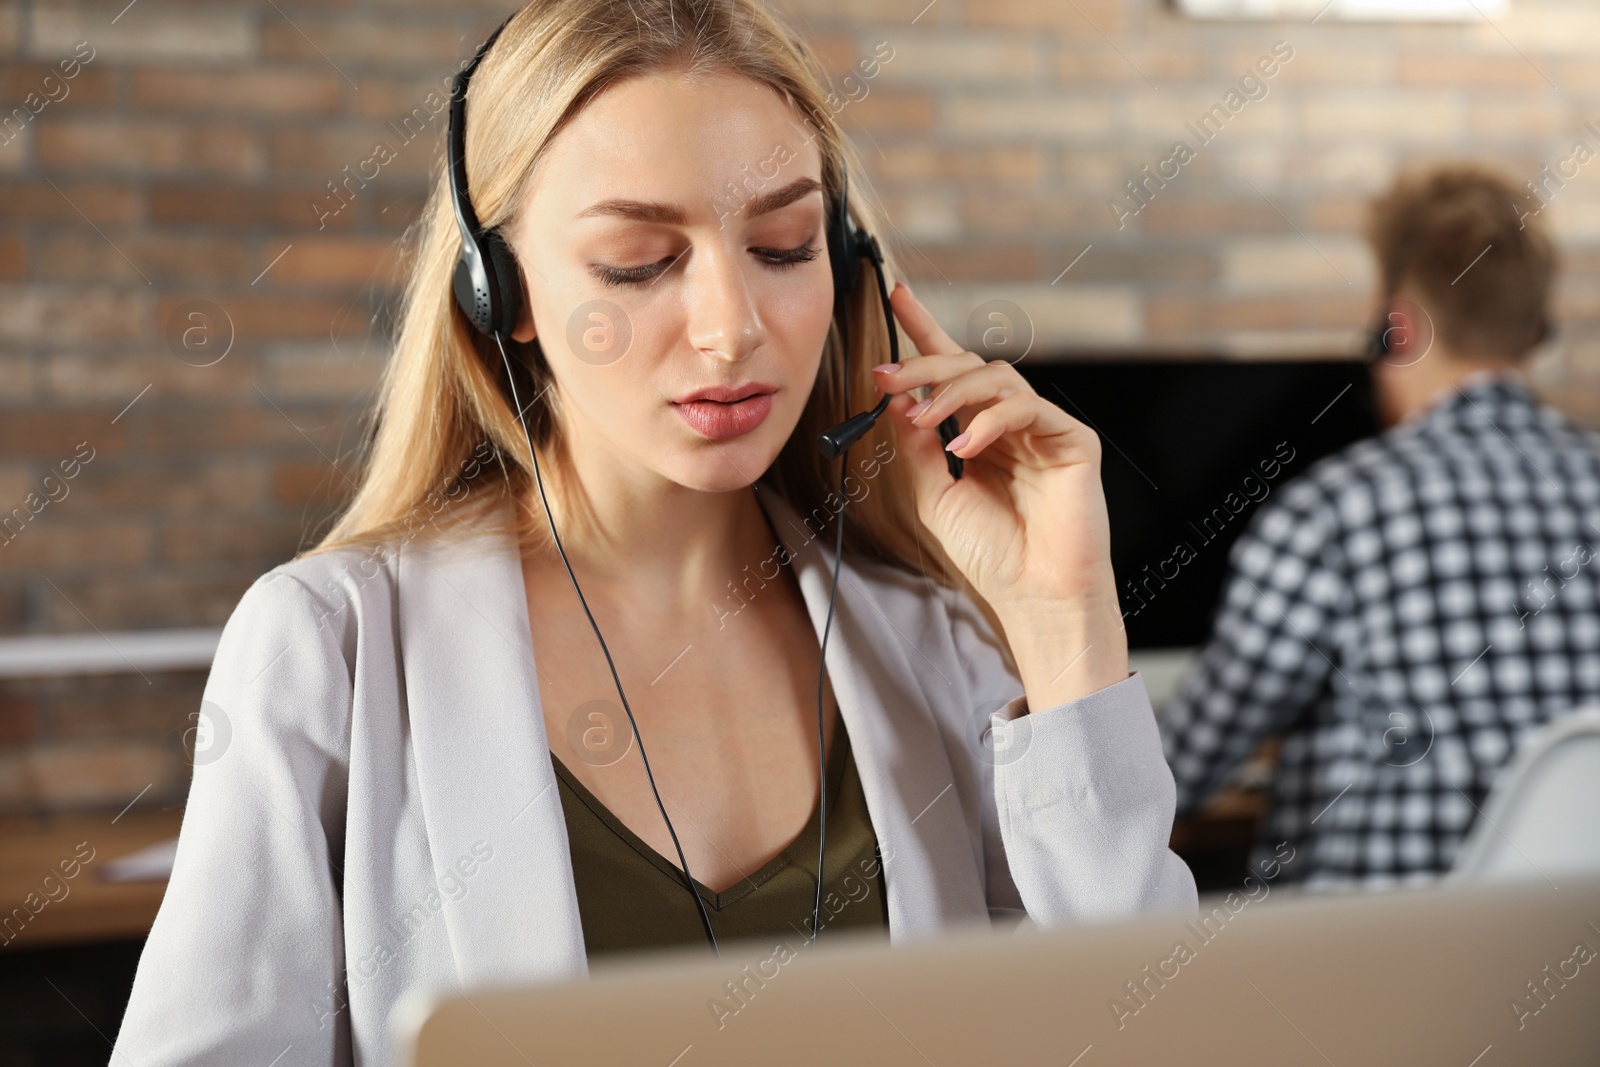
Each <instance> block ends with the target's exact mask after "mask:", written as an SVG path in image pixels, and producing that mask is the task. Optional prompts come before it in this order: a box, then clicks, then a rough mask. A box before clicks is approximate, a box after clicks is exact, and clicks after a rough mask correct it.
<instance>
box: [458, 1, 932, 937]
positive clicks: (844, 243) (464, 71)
mask: <svg viewBox="0 0 1600 1067" xmlns="http://www.w3.org/2000/svg"><path fill="white" fill-rule="evenodd" d="M514 15H515V12H513V14H512V15H508V16H507V17H506V19H505V21H504V22H502V23H501V24H500V25H499V26H498V27H497V28H496V29H495V31H494V32H493V33H491V34H490V35H489V38H488V40H486V41H484V42H483V44H482V45H480V46H479V47H478V51H477V52H476V53H475V54H474V55H473V57H472V59H471V60H470V61H469V62H468V63H467V64H466V66H464V67H462V68H461V70H460V71H459V72H457V74H456V76H455V79H454V81H453V83H452V85H451V91H450V130H449V139H448V143H447V144H448V148H447V154H446V172H447V173H448V175H449V180H450V201H451V204H452V206H453V208H454V211H455V219H456V227H457V229H459V230H460V232H461V253H460V258H459V259H458V260H457V261H456V268H455V275H454V278H453V281H452V289H453V290H454V292H455V299H456V305H457V306H458V307H460V309H461V311H462V314H464V315H465V316H466V318H467V321H468V322H470V323H471V324H472V326H473V328H474V329H476V330H477V331H478V332H479V333H481V334H484V335H486V336H488V337H491V338H493V339H494V341H495V343H496V344H497V345H498V346H499V349H500V359H501V362H502V364H503V366H504V368H505V372H506V379H507V383H508V384H509V385H510V388H511V403H512V408H513V409H514V410H515V411H516V413H517V421H518V422H520V423H521V425H522V433H523V436H524V438H525V439H526V440H527V443H528V453H529V455H530V456H531V457H532V460H533V473H534V480H535V482H536V483H537V485H538V488H539V499H540V501H541V502H542V503H543V504H544V510H545V518H546V519H547V520H549V522H550V534H551V536H552V537H553V538H554V539H555V543H556V549H557V550H558V551H559V552H560V553H561V562H562V563H563V565H565V567H566V570H567V577H568V578H569V579H570V580H571V581H572V588H573V589H574V590H575V591H576V592H577V594H578V601H579V603H580V604H582V605H583V611H584V614H585V615H587V616H588V618H589V625H590V627H591V628H592V629H593V630H594V635H595V637H596V638H597V639H598V640H599V642H600V649H601V651H602V652H604V653H605V657H606V664H607V665H608V666H609V667H610V668H611V680H612V681H613V682H614V683H615V685H616V687H617V695H618V697H620V698H621V700H622V707H623V710H624V711H626V712H627V714H628V724H629V726H630V727H631V728H632V730H633V736H634V738H635V739H636V740H637V741H638V743H639V756H640V759H641V760H643V762H644V769H645V776H646V777H647V778H648V779H649V781H650V791H651V792H652V793H653V794H654V795H655V800H656V807H657V808H659V809H660V811H661V818H662V819H663V820H664V821H665V822H666V824H667V833H668V834H669V835H671V837H672V844H673V847H674V848H675V849H676V850H677V853H678V866H679V867H680V868H682V870H683V877H684V881H685V884H686V885H687V887H688V889H689V893H690V895H691V896H693V897H694V901H695V906H696V907H697V908H698V909H699V912H700V922H701V925H702V926H703V927H704V928H705V933H706V938H707V939H708V940H709V941H710V943H711V948H712V951H714V952H716V953H717V955H718V956H719V957H720V956H721V954H722V952H721V949H720V948H718V946H717V937H716V933H715V932H714V931H713V930H712V929H711V918H710V916H709V915H707V913H706V908H705V902H704V901H702V900H701V898H700V893H699V891H698V890H696V889H695V886H694V877H693V875H691V874H690V873H689V864H688V861H687V860H686V859H685V858H684V855H683V846H682V845H681V844H679V842H678V834H677V831H676V830H674V829H673V826H672V819H671V818H669V817H668V815H667V809H666V807H665V805H663V804H662V802H661V794H660V792H659V791H658V790H657V789H656V781H655V775H654V774H652V773H651V771H650V760H649V758H648V757H647V756H646V755H645V751H644V738H642V737H640V736H639V729H638V725H637V723H635V722H634V719H633V709H632V708H631V707H629V705H628V698H627V696H626V694H624V693H623V691H622V680H621V679H620V678H619V677H618V676H617V667H616V663H615V662H614V661H613V660H612V658H611V651H610V649H608V648H607V647H606V642H605V638H604V637H602V636H601V635H600V627H599V625H598V624H597V623H596V622H595V619H594V615H593V613H591V612H590V611H589V603H588V601H587V600H585V599H584V596H583V590H582V589H581V588H579V586H578V579H577V576H576V575H574V574H573V573H572V564H571V563H569V562H568V561H567V552H566V549H565V548H563V547H562V545H561V537H560V535H558V534H557V533H556V527H555V519H554V518H553V517H552V515H551V512H550V502H549V500H548V499H547V498H546V497H545V492H544V479H543V477H542V476H541V474H540V472H539V456H538V453H537V452H536V451H535V450H534V447H533V437H532V434H530V433H529V431H528V422H527V419H526V418H525V417H524V415H523V408H522V403H521V401H520V400H519V399H518V397H517V387H516V376H515V375H514V374H513V373H512V369H511V359H510V357H509V356H508V355H507V354H506V347H505V340H506V338H508V337H510V336H511V333H512V331H513V330H515V329H516V327H517V320H518V317H519V316H520V314H521V310H522V278H521V275H520V273H519V272H518V270H517V261H516V257H515V256H514V255H513V254H512V252H511V249H510V247H509V246H508V245H507V244H506V242H505V238H504V237H502V236H501V234H500V232H499V231H498V230H497V229H489V230H485V229H484V228H483V227H482V225H481V224H480V223H479V221H478V214H477V212H476V211H475V210H474V209H473V207H472V199H471V197H470V196H468V194H467V163H466V109H467V83H468V81H469V80H470V79H471V78H472V75H473V73H474V72H475V71H476V70H477V69H478V64H479V63H481V62H482V61H483V57H484V55H485V53H487V52H488V51H489V47H490V46H491V45H493V44H494V42H495V40H496V39H497V38H498V37H499V36H500V33H501V31H502V30H504V29H505V28H506V24H507V23H509V22H510V21H511V18H512V17H513V16H514ZM847 183H848V178H847V176H846V174H845V172H844V166H843V163H842V162H841V164H840V172H839V195H838V197H836V198H834V199H833V200H831V201H830V202H829V205H828V233H827V240H828V261H829V265H830V267H831V268H832V273H833V307H834V318H835V321H836V322H837V323H838V327H839V336H840V339H841V342H842V343H843V344H844V345H845V346H846V351H847V357H848V346H849V333H848V329H847V327H848V302H849V297H850V294H851V293H853V292H854V291H855V287H856V283H857V281H858V279H859V277H860V260H861V259H862V258H863V257H865V258H867V259H869V260H871V262H872V268H873V270H874V271H875V272H876V274H877V281H878V295H879V297H880V299H881V300H882V302H883V315H884V320H885V321H886V322H887V323H888V324H889V359H890V361H891V362H894V363H898V362H900V339H899V336H898V333H897V331H896V330H895V326H894V323H895V319H894V315H893V312H892V309H891V307H890V304H889V290H888V286H887V284H886V282H885V281H884V276H883V253H882V250H881V249H880V248H879V246H878V242H877V239H876V238H874V237H873V236H872V235H871V234H869V233H867V232H866V231H864V230H862V229H860V228H859V227H858V226H856V224H855V221H854V220H853V219H852V218H851V217H850V212H849V209H848V197H847V195H846V190H847ZM889 399H890V398H889V396H888V395H887V394H885V395H884V396H883V397H882V398H880V399H879V401H878V404H877V406H875V407H874V408H872V409H871V410H869V411H864V412H861V413H860V414H858V415H853V416H851V417H850V418H848V419H846V420H845V421H844V422H842V423H840V424H839V425H837V426H834V427H832V428H831V429H828V430H825V431H823V432H822V434H821V435H820V437H819V439H818V447H819V449H820V450H821V452H822V455H823V456H824V457H825V458H827V459H833V458H835V457H843V456H844V454H845V452H846V450H847V449H848V448H849V447H850V445H851V444H852V443H853V442H855V441H856V440H858V439H859V438H860V437H861V436H862V435H863V434H865V433H866V432H867V431H868V430H870V429H871V428H872V426H873V425H874V424H875V423H876V422H877V421H878V417H879V416H880V415H882V414H883V413H884V411H886V410H887V409H888V407H889ZM844 407H845V410H846V411H847V412H848V411H849V409H850V379H849V374H848V373H847V374H845V375H844ZM959 432H960V426H959V424H958V423H957V421H956V417H955V416H954V415H951V416H950V417H948V418H946V419H945V420H943V421H942V422H941V423H940V424H939V428H938V433H939V440H940V442H941V443H943V444H949V443H950V441H951V440H953V439H954V438H955V437H956V435H957V434H958V433H959ZM945 460H946V465H947V467H948V469H949V471H950V475H951V477H952V478H960V477H961V472H962V460H961V457H960V456H957V455H954V454H952V453H950V452H948V451H947V452H945ZM845 469H846V468H845V464H844V462H843V461H842V459H841V463H840V472H839V499H840V503H839V514H838V518H837V523H838V529H837V531H836V540H835V544H834V560H835V566H834V573H833V587H832V591H831V592H830V594H829V597H828V618H827V622H826V623H825V624H824V626H823V631H822V662H821V665H820V667H819V669H818V673H817V761H818V764H819V778H820V782H819V785H818V789H817V809H818V813H819V817H820V823H821V840H820V841H819V842H818V846H817V895H816V903H815V906H814V908H813V911H812V916H811V937H812V938H813V939H815V938H817V937H818V936H819V935H820V934H821V933H822V927H821V917H822V878H823V858H824V850H825V848H826V845H827V840H828V817H827V780H828V773H827V757H826V750H825V747H824V744H823V735H822V690H823V681H824V678H825V677H826V671H827V649H828V635H829V633H830V632H831V631H832V629H833V609H834V603H835V601H836V600H837V599H838V594H839V569H840V567H839V560H840V557H841V554H842V552H843V549H844V508H845V502H846V501H847V500H848V499H849V497H848V496H847V495H846V493H845V491H844V477H845Z"/></svg>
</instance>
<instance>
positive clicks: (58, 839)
mask: <svg viewBox="0 0 1600 1067" xmlns="http://www.w3.org/2000/svg"><path fill="white" fill-rule="evenodd" d="M112 817H113V816H112V815H111V814H109V813H97V814H88V815H55V816H49V817H45V818H38V819H8V820H6V822H5V823H4V824H3V825H0V921H3V920H5V919H7V918H9V919H10V920H11V921H10V922H9V923H6V924H5V928H4V932H3V933H0V946H4V947H8V948H11V949H13V950H16V949H26V948H44V947H49V946H54V945H65V944H73V943H81V942H87V941H117V940H125V939H129V938H141V937H144V936H145V935H146V934H148V933H149V932H150V924H151V923H152V922H154V921H155V917H156V909H157V908H159V907H160V905H161V898H162V896H163V894H165V893H166V891H167V883H166V882H165V881H164V880H163V881H158V882H105V881H102V880H101V877H100V872H101V871H102V870H103V869H104V868H105V866H106V864H107V863H109V862H110V861H111V860H114V859H118V858H120V857H122V856H126V855H127V854H128V853H130V852H137V851H138V850H139V849H141V848H144V847H146V846H147V845H153V844H156V843H157V842H159V841H163V840H165V839H167V838H170V837H175V836H177V833H178V826H179V824H180V823H181V822H182V820H183V812H182V811H181V810H173V811H130V812H127V813H126V814H124V815H122V816H121V817H120V818H117V821H116V822H114V823H113V822H112V821H111V820H112ZM85 842H86V843H87V847H85V848H84V849H83V850H82V852H81V855H89V849H91V848H92V849H93V850H94V852H93V856H92V858H91V859H89V860H88V861H87V862H83V863H81V864H80V866H79V869H78V872H77V875H76V876H75V877H73V878H66V877H64V875H63V873H62V869H61V866H60V864H61V862H62V861H63V860H66V861H71V860H73V859H74V858H75V856H77V855H80V853H78V852H77V851H76V850H77V849H78V846H79V845H80V844H83V843H85ZM69 869H70V862H69ZM52 875H53V876H54V880H53V881H51V882H50V883H48V888H49V892H48V893H47V892H46V888H47V885H46V882H45V879H46V878H47V877H49V876H52ZM63 889H65V891H66V893H65V895H62V891H63ZM30 893H32V894H34V895H35V899H34V900H33V901H32V902H31V903H32V904H33V907H35V908H38V907H39V902H40V901H47V903H45V905H44V906H43V907H42V908H40V910H39V911H38V912H37V913H36V914H34V913H32V912H31V910H30V909H29V908H28V907H27V906H26V905H25V904H24V901H26V900H27V899H28V895H29V894H30ZM51 894H53V895H54V896H55V897H56V898H57V899H53V900H52V899H50V896H51ZM23 915H28V916H31V917H30V918H29V919H28V921H27V922H26V923H23V922H22V921H21V916H23ZM6 937H11V940H10V941H9V942H7V941H5V938H6Z"/></svg>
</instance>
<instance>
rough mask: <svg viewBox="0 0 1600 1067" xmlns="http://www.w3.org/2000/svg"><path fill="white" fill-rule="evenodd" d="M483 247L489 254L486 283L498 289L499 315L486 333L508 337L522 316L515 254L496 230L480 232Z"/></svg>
mask: <svg viewBox="0 0 1600 1067" xmlns="http://www.w3.org/2000/svg"><path fill="white" fill-rule="evenodd" d="M483 249H484V251H485V252H486V253H487V254H488V260H489V262H488V263H487V264H486V266H487V267H488V272H489V284H490V286H492V287H493V288H494V289H495V290H496V291H497V296H498V300H497V303H498V304H499V314H498V316H497V318H496V320H495V321H494V322H493V323H491V329H490V330H489V332H490V333H499V334H500V335H502V336H504V337H510V336H511V333H512V331H513V330H515V329H516V328H517V320H518V319H519V318H520V317H521V315H522V274H521V272H520V271H519V270H518V269H517V257H516V255H515V254H514V253H513V252H512V251H511V246H509V245H507V244H506V242H505V238H503V237H501V236H500V231H499V230H489V231H488V232H487V233H485V234H484V235H483Z"/></svg>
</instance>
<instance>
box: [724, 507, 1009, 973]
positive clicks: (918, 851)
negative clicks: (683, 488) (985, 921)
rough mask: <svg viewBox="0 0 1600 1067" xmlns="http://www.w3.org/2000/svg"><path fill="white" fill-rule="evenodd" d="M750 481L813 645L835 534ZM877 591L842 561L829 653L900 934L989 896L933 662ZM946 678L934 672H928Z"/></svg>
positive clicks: (962, 912)
mask: <svg viewBox="0 0 1600 1067" xmlns="http://www.w3.org/2000/svg"><path fill="white" fill-rule="evenodd" d="M755 484H756V491H757V499H758V500H760V502H761V504H762V506H763V508H764V509H765V511H766V513H767V518H768V520H769V521H770V522H771V524H772V528H773V530H774V531H776V532H777V534H778V536H779V537H780V538H781V539H782V540H783V542H784V543H785V545H786V546H787V548H788V552H789V554H790V555H791V556H792V557H793V562H792V563H791V566H793V567H794V568H795V577H796V578H797V579H798V581H799V583H800V592H801V594H802V595H803V596H804V597H805V602H806V610H807V611H808V612H809V613H810V615H811V623H812V626H813V627H814V628H815V630H816V634H817V642H818V644H819V645H820V644H821V642H822V635H823V629H824V626H825V625H826V623H827V619H828V598H829V595H830V592H831V590H832V583H833V565H834V555H833V540H832V535H831V534H827V533H826V532H824V534H823V535H821V536H816V535H813V534H812V533H811V530H810V527H809V526H806V525H804V524H802V522H801V520H800V517H799V515H798V514H797V513H796V512H795V510H794V508H793V506H792V505H791V504H790V503H789V502H788V501H787V500H785V499H784V498H783V497H782V496H781V495H780V494H779V493H778V492H777V491H776V490H774V489H772V488H771V487H769V486H767V485H766V484H765V483H762V482H757V483H755ZM872 593H873V582H872V580H871V579H870V578H867V577H865V576H864V575H863V574H862V573H861V572H859V571H858V570H857V569H856V568H855V567H853V566H851V565H850V564H848V563H846V565H845V567H844V570H843V571H842V572H841V574H840V576H839V598H838V601H837V602H836V604H835V605H834V615H833V630H832V633H831V635H830V636H829V638H828V644H827V649H826V651H825V656H824V658H825V661H826V664H827V669H828V677H829V678H830V679H831V680H832V682H833V692H834V696H835V697H836V698H837V700H838V703H839V714H840V717H841V718H842V719H843V720H844V725H845V729H847V730H849V731H850V745H851V748H852V750H853V751H854V753H855V759H856V769H857V772H858V774H859V775H860V777H861V789H862V793H863V794H864V796H865V797H866V802H867V812H868V814H869V815H870V816H871V818H872V827H873V830H874V832H875V833H876V834H877V837H878V842H879V847H880V849H881V850H882V852H883V855H884V856H885V863H884V877H885V880H886V883H887V888H888V896H889V936H890V939H891V941H892V942H902V941H906V940H909V939H912V938H916V937H922V936H926V935H930V934H934V933H937V932H939V931H940V930H942V929H944V928H945V927H948V926H951V925H954V924H956V923H959V922H963V921H971V920H973V919H975V918H981V917H986V916H987V915H988V907H987V904H986V894H985V891H984V886H983V875H982V872H981V871H980V869H979V867H978V863H977V860H976V858H975V855H974V852H973V845H972V841H971V835H970V832H969V829H968V825H967V822H966V820H965V817H964V815H963V811H962V806H961V798H959V797H957V796H954V795H951V794H953V793H954V791H955V787H954V782H955V775H954V773H953V772H952V770H951V767H950V759H949V754H948V752H947V751H946V749H945V746H944V743H943V741H942V740H941V738H940V736H939V731H938V729H937V727H936V725H935V722H934V716H933V714H932V712H931V711H930V703H931V702H930V700H929V698H928V696H927V694H926V693H925V692H924V684H925V683H924V676H923V674H922V673H921V672H922V671H930V668H929V667H928V666H927V664H926V663H925V661H924V660H923V658H922V655H921V654H920V653H919V652H917V651H916V650H915V649H913V648H911V647H909V645H908V640H909V638H908V637H907V636H906V635H905V634H903V633H902V632H901V630H902V629H905V628H907V627H908V625H909V623H908V622H907V620H900V622H899V623H896V621H895V620H894V619H893V618H892V617H891V616H890V615H888V614H886V613H885V611H884V609H883V607H882V606H881V605H880V604H879V603H878V602H877V600H876V598H874V597H873V595H872ZM891 610H892V609H891ZM897 626H898V627H899V628H898V629H897ZM918 664H922V667H921V670H920V671H919V669H918V666H917V665H918ZM946 684H947V682H946V681H945V680H943V679H941V678H939V677H933V678H931V679H929V680H927V681H926V685H927V686H929V687H933V686H943V685H946ZM946 699H948V698H946Z"/></svg>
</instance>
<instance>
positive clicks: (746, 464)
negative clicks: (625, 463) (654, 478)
mask: <svg viewBox="0 0 1600 1067" xmlns="http://www.w3.org/2000/svg"><path fill="white" fill-rule="evenodd" d="M783 444H784V441H783V439H780V438H778V437H777V436H776V435H773V434H768V433H761V432H758V433H752V434H746V435H744V436H742V437H730V438H723V439H722V440H718V441H713V440H708V439H706V438H701V437H698V435H696V439H695V440H690V441H688V442H686V447H684V448H682V449H681V451H679V453H678V455H677V457H675V460H674V461H673V462H672V463H671V464H670V465H669V466H668V467H667V468H666V469H665V470H663V471H662V473H663V474H665V475H666V476H667V477H668V478H670V479H672V480H673V481H674V482H677V483H678V484H679V485H682V486H685V487H687V488H690V489H698V490H700V491H701V492H705V493H726V492H731V491H732V490H735V489H743V488H744V487H745V486H747V485H750V484H751V483H752V482H754V481H755V480H756V479H757V478H760V477H761V476H762V475H763V474H765V473H766V470H767V468H768V467H770V466H772V463H773V461H774V460H776V459H777V458H778V453H779V452H781V451H783Z"/></svg>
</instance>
